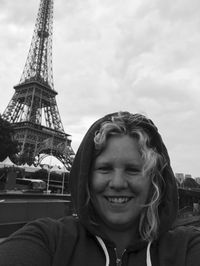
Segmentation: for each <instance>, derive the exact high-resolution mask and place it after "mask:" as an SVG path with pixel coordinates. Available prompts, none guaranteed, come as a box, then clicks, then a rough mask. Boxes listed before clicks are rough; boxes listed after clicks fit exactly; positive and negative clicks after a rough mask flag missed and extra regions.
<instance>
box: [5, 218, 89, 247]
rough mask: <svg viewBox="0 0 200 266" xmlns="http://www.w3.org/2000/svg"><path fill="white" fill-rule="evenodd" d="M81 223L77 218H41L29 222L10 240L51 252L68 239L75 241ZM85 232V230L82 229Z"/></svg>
mask: <svg viewBox="0 0 200 266" xmlns="http://www.w3.org/2000/svg"><path fill="white" fill-rule="evenodd" d="M80 230H81V229H80V223H79V221H78V220H77V219H76V218H73V217H71V216H70V217H64V218H62V219H59V220H55V219H51V218H41V219H37V220H35V221H32V222H29V223H28V224H26V225H25V226H24V227H23V228H21V229H20V230H18V231H17V232H15V233H14V234H13V235H11V236H10V237H9V238H8V240H11V239H13V240H14V239H15V240H22V239H23V240H25V239H26V240H27V241H29V242H34V243H35V244H38V245H40V246H43V247H48V249H50V250H51V251H53V250H55V249H56V246H57V244H58V243H61V242H64V241H65V240H66V239H70V241H73V240H74V241H75V239H76V238H77V237H78V235H79V231H80ZM82 230H84V229H82Z"/></svg>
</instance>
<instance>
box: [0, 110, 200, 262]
mask: <svg viewBox="0 0 200 266" xmlns="http://www.w3.org/2000/svg"><path fill="white" fill-rule="evenodd" d="M70 185H71V193H72V199H73V203H74V208H75V211H76V213H77V218H73V217H64V218H63V219H61V220H59V221H55V220H52V219H48V218H46V219H40V220H37V221H34V222H32V223H29V224H28V225H26V226H25V227H24V228H22V229H21V230H19V231H18V232H16V233H15V234H13V235H12V236H11V237H10V238H8V239H7V240H6V241H5V242H3V243H2V244H1V245H0V262H1V263H0V265H4V266H11V265H13V266H14V265H15V266H19V265H25V266H26V265H27V266H33V265H37V266H49V265H53V266H66V265H69V266H79V265H81V266H82V265H85V266H90V265H91V266H94V265H95V266H103V265H107V266H108V265H110V266H114V265H122V266H123V265H124V266H132V265H140V266H143V265H144V266H145V265H147V266H150V265H152V266H171V265H174V266H180V265H181V266H183V265H186V266H195V265H198V264H199V261H200V252H199V250H200V232H199V231H198V230H197V229H196V228H192V227H186V228H185V227H179V228H174V229H173V228H172V227H173V223H174V221H175V219H176V215H177V209H178V196H177V195H178V194H177V187H176V181H175V178H174V174H173V172H172V170H171V167H170V160H169V156H168V153H167V150H166V148H165V145H164V143H163V141H162V138H161V136H160V135H159V133H158V131H157V128H156V127H155V125H154V124H153V122H152V121H151V120H149V119H147V118H146V117H144V116H142V115H139V114H135V115H133V114H130V113H128V112H119V113H113V114H109V115H107V116H105V117H103V118H101V119H99V120H98V121H96V122H95V123H94V124H93V125H92V126H91V128H90V129H89V130H88V132H87V134H86V135H85V137H84V139H83V141H82V143H81V145H80V147H79V149H78V152H77V154H76V157H75V160H74V163H73V166H72V170H71V173H70Z"/></svg>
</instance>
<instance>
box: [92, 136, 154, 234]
mask: <svg viewBox="0 0 200 266" xmlns="http://www.w3.org/2000/svg"><path fill="white" fill-rule="evenodd" d="M142 166H143V161H142V158H141V155H140V152H139V149H138V144H137V140H136V139H134V138H132V137H130V136H128V135H124V136H112V137H110V138H109V139H108V141H107V146H106V148H105V149H104V150H103V152H102V153H100V155H99V156H98V157H97V158H96V160H95V161H94V165H93V168H92V174H91V192H92V202H93V206H94V208H95V210H96V212H97V213H98V215H99V217H100V218H101V220H102V221H103V223H104V224H105V225H106V226H107V227H109V228H112V229H115V230H127V229H130V228H131V227H132V226H134V225H136V226H137V225H138V218H139V216H140V213H141V211H142V209H143V205H144V204H145V203H146V201H147V197H148V193H149V189H150V180H149V178H148V177H147V176H144V175H143V173H142Z"/></svg>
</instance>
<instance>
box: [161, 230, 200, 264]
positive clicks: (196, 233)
mask: <svg viewBox="0 0 200 266" xmlns="http://www.w3.org/2000/svg"><path fill="white" fill-rule="evenodd" d="M158 246H159V251H160V254H162V256H163V257H167V256H168V254H170V258H173V260H176V261H179V260H183V261H187V263H186V264H185V265H190V266H193V265H196V264H195V263H196V262H197V260H200V252H199V250H200V229H199V228H198V227H194V226H178V227H176V228H174V229H173V230H169V231H168V232H166V233H165V234H164V235H163V236H162V237H161V238H160V239H159V241H158ZM166 250H167V251H168V252H166ZM179 262H180V261H179ZM181 263H182V262H181ZM181 263H179V264H177V265H183V264H181ZM175 265H176V264H175Z"/></svg>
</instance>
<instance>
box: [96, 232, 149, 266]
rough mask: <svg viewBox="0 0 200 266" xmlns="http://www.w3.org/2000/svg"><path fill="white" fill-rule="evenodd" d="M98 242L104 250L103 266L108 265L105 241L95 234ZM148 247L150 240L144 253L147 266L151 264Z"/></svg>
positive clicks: (108, 259)
mask: <svg viewBox="0 0 200 266" xmlns="http://www.w3.org/2000/svg"><path fill="white" fill-rule="evenodd" d="M96 238H97V240H98V242H99V244H100V245H101V247H102V249H103V251H104V254H105V257H106V265H105V266H109V263H110V258H109V255H108V250H107V248H106V245H105V243H104V242H103V240H102V239H101V238H100V237H99V236H96ZM150 247H151V242H149V243H148V245H147V253H146V264H147V266H152V264H151V255H150Z"/></svg>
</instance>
